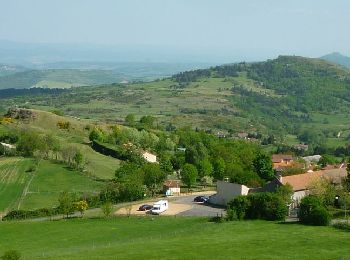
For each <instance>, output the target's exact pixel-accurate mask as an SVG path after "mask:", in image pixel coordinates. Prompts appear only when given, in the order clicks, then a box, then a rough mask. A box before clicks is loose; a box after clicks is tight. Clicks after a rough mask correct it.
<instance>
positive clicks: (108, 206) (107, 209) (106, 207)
mask: <svg viewBox="0 0 350 260" xmlns="http://www.w3.org/2000/svg"><path fill="white" fill-rule="evenodd" d="M101 210H102V212H103V215H105V217H109V216H110V215H111V214H112V212H113V205H112V203H111V202H109V201H107V202H106V203H104V204H103V205H102V206H101Z"/></svg>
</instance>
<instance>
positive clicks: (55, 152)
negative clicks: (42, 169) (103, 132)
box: [0, 130, 85, 170]
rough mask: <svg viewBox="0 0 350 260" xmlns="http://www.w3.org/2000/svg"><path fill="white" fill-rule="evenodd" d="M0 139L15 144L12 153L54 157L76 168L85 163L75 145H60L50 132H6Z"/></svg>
mask: <svg viewBox="0 0 350 260" xmlns="http://www.w3.org/2000/svg"><path fill="white" fill-rule="evenodd" d="M0 140H1V141H8V142H9V143H15V144H16V151H12V155H16V154H19V155H22V156H25V157H37V158H38V159H40V158H42V159H54V160H57V161H61V162H64V163H66V164H68V166H70V167H72V168H74V169H77V170H83V168H84V165H85V158H84V156H83V154H82V153H81V151H80V150H79V149H78V148H77V147H76V146H74V145H65V146H62V145H61V142H60V141H59V140H58V139H57V138H56V137H54V136H53V135H51V134H39V133H38V132H35V131H31V130H26V131H19V132H11V133H9V132H6V133H3V134H1V135H0ZM1 147H2V146H1ZM3 149H4V148H3ZM0 153H1V150H0Z"/></svg>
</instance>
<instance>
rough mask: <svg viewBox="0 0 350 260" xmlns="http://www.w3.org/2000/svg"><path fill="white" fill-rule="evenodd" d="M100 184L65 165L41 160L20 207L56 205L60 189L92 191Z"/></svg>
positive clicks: (79, 191)
mask: <svg viewBox="0 0 350 260" xmlns="http://www.w3.org/2000/svg"><path fill="white" fill-rule="evenodd" d="M102 185H103V184H102V183H100V182H97V181H94V180H92V179H90V178H88V177H87V176H85V175H83V174H81V173H79V172H76V171H72V170H70V169H68V168H67V167H66V166H65V165H62V164H57V163H51V162H49V161H41V162H40V164H39V167H38V169H37V171H36V172H35V175H34V178H33V180H32V182H31V184H30V186H29V189H28V192H27V193H26V195H25V197H24V198H23V200H22V202H21V207H20V209H35V208H44V207H53V206H57V204H58V196H59V193H60V192H61V191H65V190H67V191H69V192H77V193H83V192H86V193H92V192H98V191H99V190H100V188H101V187H102Z"/></svg>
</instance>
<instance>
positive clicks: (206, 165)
mask: <svg viewBox="0 0 350 260" xmlns="http://www.w3.org/2000/svg"><path fill="white" fill-rule="evenodd" d="M213 170H214V168H213V165H212V164H211V163H210V161H209V160H208V159H204V160H202V161H201V162H200V163H199V165H198V173H199V176H200V177H204V176H211V175H212V173H213Z"/></svg>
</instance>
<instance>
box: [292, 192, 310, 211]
mask: <svg viewBox="0 0 350 260" xmlns="http://www.w3.org/2000/svg"><path fill="white" fill-rule="evenodd" d="M307 195H308V190H299V191H294V193H293V195H292V200H293V203H292V206H293V208H295V207H299V204H300V201H301V199H302V198H304V197H305V196H307Z"/></svg>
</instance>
